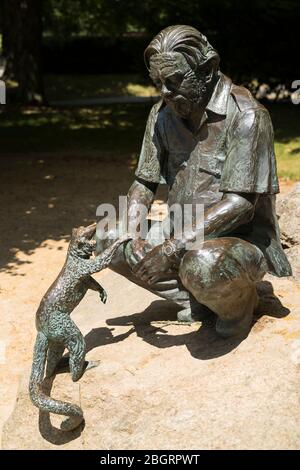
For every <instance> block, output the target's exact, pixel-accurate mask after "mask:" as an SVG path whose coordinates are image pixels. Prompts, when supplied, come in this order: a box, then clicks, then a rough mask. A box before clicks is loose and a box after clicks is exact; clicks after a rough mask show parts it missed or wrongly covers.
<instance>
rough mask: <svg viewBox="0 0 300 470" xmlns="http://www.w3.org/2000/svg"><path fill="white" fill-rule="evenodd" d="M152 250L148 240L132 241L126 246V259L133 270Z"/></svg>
mask: <svg viewBox="0 0 300 470" xmlns="http://www.w3.org/2000/svg"><path fill="white" fill-rule="evenodd" d="M151 250H152V246H151V245H150V243H149V242H147V241H146V240H143V239H142V238H139V239H135V240H132V241H130V242H129V243H127V244H126V246H125V251H124V254H125V259H126V261H127V263H128V264H129V266H130V267H131V268H133V267H134V266H135V265H136V264H137V263H138V262H139V261H141V260H142V259H143V258H144V257H145V256H146V254H147V253H149V251H151Z"/></svg>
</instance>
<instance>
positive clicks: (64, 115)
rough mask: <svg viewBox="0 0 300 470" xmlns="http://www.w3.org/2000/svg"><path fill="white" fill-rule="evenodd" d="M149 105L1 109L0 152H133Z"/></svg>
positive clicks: (140, 136)
mask: <svg viewBox="0 0 300 470" xmlns="http://www.w3.org/2000/svg"><path fill="white" fill-rule="evenodd" d="M149 110H150V106H149V105H147V106H145V105H140V104H137V105H136V104H134V105H110V106H95V107H91V108H87V107H82V108H81V107H79V108H68V109H56V108H45V107H44V108H39V109H36V108H35V109H32V108H21V109H15V108H10V107H7V108H6V109H5V112H4V110H3V109H1V108H0V138H1V148H0V153H14V152H22V153H23V152H61V151H67V152H70V151H71V152H78V151H80V152H86V151H97V152H101V151H111V152H113V153H117V154H120V153H121V152H124V151H125V152H136V151H138V150H139V149H140V146H141V143H142V138H143V132H144V128H145V123H146V119H147V115H148V113H149Z"/></svg>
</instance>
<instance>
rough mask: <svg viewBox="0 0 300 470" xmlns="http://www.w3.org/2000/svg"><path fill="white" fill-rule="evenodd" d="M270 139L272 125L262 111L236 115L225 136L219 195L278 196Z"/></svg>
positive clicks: (253, 110) (267, 114)
mask: <svg viewBox="0 0 300 470" xmlns="http://www.w3.org/2000/svg"><path fill="white" fill-rule="evenodd" d="M273 139H274V137H273V127H272V122H271V119H270V116H269V113H268V111H267V110H266V109H265V108H263V107H261V108H255V109H253V108H252V109H247V110H245V111H243V112H241V113H240V112H239V113H238V114H237V116H236V117H235V118H234V122H233V124H232V128H231V130H230V131H229V135H228V146H227V149H228V150H227V157H226V160H225V163H224V167H223V171H222V175H221V181H220V191H222V192H242V193H258V194H276V193H278V192H279V187H278V178H277V169H276V159H275V154H274V140H273Z"/></svg>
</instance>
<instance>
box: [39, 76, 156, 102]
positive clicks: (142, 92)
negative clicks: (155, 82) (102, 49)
mask: <svg viewBox="0 0 300 470" xmlns="http://www.w3.org/2000/svg"><path fill="white" fill-rule="evenodd" d="M45 88H46V95H47V99H48V100H50V101H56V100H72V99H78V98H81V99H82V98H108V97H112V96H125V95H132V96H155V95H157V91H156V89H155V87H154V86H152V85H151V82H150V80H147V79H144V78H143V77H140V76H139V75H138V74H118V75H114V74H102V75H59V76H57V75H46V77H45Z"/></svg>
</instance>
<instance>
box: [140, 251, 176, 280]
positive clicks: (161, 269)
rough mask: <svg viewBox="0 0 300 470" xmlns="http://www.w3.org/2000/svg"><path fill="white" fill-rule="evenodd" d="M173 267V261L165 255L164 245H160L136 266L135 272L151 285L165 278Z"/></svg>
mask: <svg viewBox="0 0 300 470" xmlns="http://www.w3.org/2000/svg"><path fill="white" fill-rule="evenodd" d="M172 265H173V263H172V261H171V260H170V259H169V258H168V256H166V255H165V254H164V250H163V245H158V246H156V247H155V248H153V249H152V250H151V251H150V252H149V253H148V254H146V256H145V257H144V258H143V259H142V260H141V261H139V262H138V263H137V264H136V265H135V266H134V268H133V272H134V273H135V275H136V276H137V277H139V278H140V279H142V281H144V282H147V283H148V284H150V285H151V284H154V283H155V282H158V281H159V280H161V279H162V278H164V275H165V274H166V273H167V272H168V271H169V270H170V268H171V267H172Z"/></svg>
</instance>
